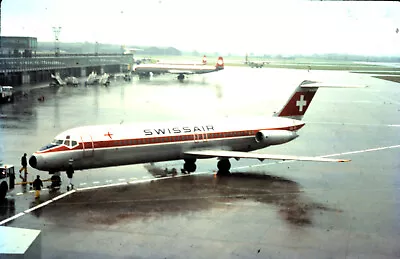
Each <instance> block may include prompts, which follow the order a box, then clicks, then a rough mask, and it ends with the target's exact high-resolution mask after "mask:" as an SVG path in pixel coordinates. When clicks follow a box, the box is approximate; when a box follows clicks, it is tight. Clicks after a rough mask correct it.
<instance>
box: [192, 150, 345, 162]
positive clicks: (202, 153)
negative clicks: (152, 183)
mask: <svg viewBox="0 0 400 259" xmlns="http://www.w3.org/2000/svg"><path fill="white" fill-rule="evenodd" d="M184 154H185V155H190V156H195V157H197V158H211V157H223V158H235V159H237V160H238V159H240V158H252V159H258V160H261V161H263V160H264V159H272V160H297V161H314V162H349V161H351V160H348V159H331V158H324V157H311V156H292V155H271V154H259V153H248V152H240V151H228V150H191V151H186V152H184Z"/></svg>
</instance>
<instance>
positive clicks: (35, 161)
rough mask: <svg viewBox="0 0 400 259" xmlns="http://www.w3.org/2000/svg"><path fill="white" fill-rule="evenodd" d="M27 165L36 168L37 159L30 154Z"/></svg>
mask: <svg viewBox="0 0 400 259" xmlns="http://www.w3.org/2000/svg"><path fill="white" fill-rule="evenodd" d="M29 165H30V166H31V167H33V168H35V169H36V167H37V159H36V157H35V156H33V155H32V156H31V157H30V158H29Z"/></svg>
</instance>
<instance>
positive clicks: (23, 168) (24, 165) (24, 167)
mask: <svg viewBox="0 0 400 259" xmlns="http://www.w3.org/2000/svg"><path fill="white" fill-rule="evenodd" d="M27 167H28V162H27V161H26V153H24V155H23V156H22V157H21V169H19V177H20V178H21V180H22V181H23V182H25V183H26V181H27V180H28V168H27ZM22 171H24V175H21V173H22Z"/></svg>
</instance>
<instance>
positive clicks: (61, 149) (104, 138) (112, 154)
mask: <svg viewBox="0 0 400 259" xmlns="http://www.w3.org/2000/svg"><path fill="white" fill-rule="evenodd" d="M321 86H324V85H322V84H319V83H317V82H312V81H303V82H302V83H301V84H300V85H299V86H298V87H297V88H296V90H295V91H294V93H293V94H292V96H291V97H290V98H289V100H288V101H287V103H286V104H285V105H284V107H283V108H282V109H281V110H280V111H279V112H278V113H277V114H275V116H272V117H267V118H265V117H262V118H254V119H248V120H246V121H240V122H239V121H237V120H232V119H225V120H220V121H214V122H197V123H188V122H174V123H167V124H164V123H153V124H126V125H124V124H123V125H120V124H116V125H96V126H83V127H78V128H73V129H69V130H67V131H64V132H62V133H60V134H59V135H57V136H56V137H55V139H54V140H53V141H52V142H51V143H50V144H48V145H46V146H44V147H42V148H41V149H40V150H39V151H37V152H35V153H34V154H33V155H32V156H31V157H30V159H29V164H30V166H32V167H33V168H36V169H38V170H43V171H49V173H50V174H52V173H55V172H59V171H65V170H66V169H67V167H68V165H69V164H72V166H73V168H74V169H75V170H82V169H89V168H100V167H109V166H118V165H129V164H139V163H150V162H160V161H169V160H179V159H184V161H185V163H184V166H183V167H184V168H183V169H184V170H185V171H187V172H189V173H190V172H194V171H195V170H196V164H195V162H196V159H202V158H213V157H217V158H218V159H219V161H218V164H217V167H218V170H219V171H218V173H220V174H226V173H229V169H230V167H231V164H230V162H229V159H230V158H235V159H237V160H238V159H240V158H253V159H259V160H260V161H263V160H264V159H275V160H301V161H318V162H347V161H350V160H345V159H329V158H322V157H307V156H294V155H277V154H259V153H248V152H249V151H253V150H257V149H262V148H265V147H268V146H271V145H280V144H284V143H287V142H289V141H292V140H293V139H295V138H297V137H298V134H297V131H298V130H299V129H300V128H302V127H303V126H304V124H305V123H304V122H302V121H301V119H302V118H303V115H304V114H305V112H306V111H307V109H308V107H309V106H310V103H311V101H312V99H313V97H314V95H315V93H316V92H317V90H318V87H321ZM325 86H326V87H337V86H329V85H325ZM339 87H340V86H339ZM343 87H345V86H343Z"/></svg>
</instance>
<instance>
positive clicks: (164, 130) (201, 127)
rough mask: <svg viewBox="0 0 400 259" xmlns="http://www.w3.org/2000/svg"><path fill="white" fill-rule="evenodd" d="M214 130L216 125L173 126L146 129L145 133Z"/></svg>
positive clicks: (159, 133) (147, 134) (163, 133)
mask: <svg viewBox="0 0 400 259" xmlns="http://www.w3.org/2000/svg"><path fill="white" fill-rule="evenodd" d="M209 131H214V126H212V125H205V126H193V127H173V128H163V129H145V130H144V134H145V135H146V136H150V135H165V134H182V133H196V132H198V133H200V132H209Z"/></svg>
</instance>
